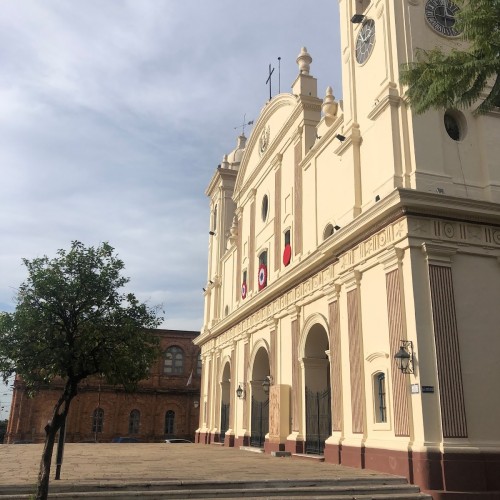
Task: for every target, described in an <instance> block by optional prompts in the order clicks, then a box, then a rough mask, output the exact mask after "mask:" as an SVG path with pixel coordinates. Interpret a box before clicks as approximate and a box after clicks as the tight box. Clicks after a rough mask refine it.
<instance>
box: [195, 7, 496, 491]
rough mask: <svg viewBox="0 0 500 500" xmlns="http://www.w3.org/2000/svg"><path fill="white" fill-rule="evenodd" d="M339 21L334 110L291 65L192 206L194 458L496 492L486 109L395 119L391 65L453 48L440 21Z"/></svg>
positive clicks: (301, 64) (445, 14) (302, 67)
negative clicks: (308, 467) (242, 458)
mask: <svg viewBox="0 0 500 500" xmlns="http://www.w3.org/2000/svg"><path fill="white" fill-rule="evenodd" d="M339 5H340V23H341V26H340V29H341V49H342V82H343V83H342V95H343V100H342V101H337V100H336V99H335V97H334V95H333V90H332V89H331V88H328V89H327V90H326V94H325V95H324V97H323V96H321V97H319V96H318V92H317V81H316V79H315V78H314V76H313V71H312V69H311V63H312V57H311V55H310V54H309V53H308V52H307V50H306V49H305V48H303V49H302V50H301V52H300V54H299V56H298V58H297V64H298V76H297V78H296V80H295V82H293V85H292V90H291V93H281V94H279V95H277V96H275V97H273V98H272V99H271V100H270V101H268V102H267V103H266V104H265V106H264V107H263V109H262V111H261V113H260V116H259V118H258V120H257V121H256V122H255V125H254V128H253V131H252V133H251V135H250V137H249V139H248V140H247V139H246V138H245V137H244V136H240V137H239V138H238V143H237V147H236V149H235V150H234V151H232V152H231V153H229V154H228V155H225V156H224V158H223V161H222V163H221V165H220V166H219V167H218V168H217V170H216V172H215V174H214V176H213V178H212V180H211V182H210V185H209V186H208V189H207V191H206V194H207V196H208V197H209V199H210V211H211V214H210V236H209V248H208V251H209V259H208V283H207V287H206V290H205V316H204V326H203V330H202V332H201V335H200V336H199V337H198V338H197V339H196V341H195V342H196V343H197V344H198V345H199V346H200V347H201V353H202V385H201V401H200V423H199V429H198V430H197V441H198V442H202V443H211V442H223V443H224V445H225V446H252V447H257V448H261V449H263V450H264V451H265V452H273V451H284V452H289V453H291V454H297V455H306V456H307V455H313V456H318V455H319V456H321V457H323V458H324V460H326V461H329V462H334V463H340V464H343V465H347V466H353V467H362V468H369V469H374V470H378V471H384V472H389V473H394V474H399V475H403V476H406V477H407V478H408V479H409V480H410V481H411V482H414V483H417V484H419V485H420V486H421V487H422V488H423V489H424V490H426V491H430V492H433V494H434V497H435V498H446V496H447V495H451V494H452V492H469V493H468V494H469V496H467V498H475V496H474V495H475V494H476V493H477V495H478V498H479V495H480V493H481V492H486V491H490V492H491V491H500V480H499V478H498V475H497V473H496V471H497V470H498V468H499V466H500V426H499V425H498V417H499V415H500V391H498V388H497V382H498V380H500V365H499V364H498V357H499V354H500V335H498V329H499V325H500V308H499V307H498V302H499V298H500V162H499V157H500V142H499V140H498V139H499V138H500V109H497V110H496V111H492V112H490V113H489V114H486V115H483V116H477V115H475V114H474V113H473V110H456V109H448V110H442V111H429V112H427V113H425V114H424V115H421V116H416V115H415V114H414V113H412V110H411V108H409V107H408V105H407V103H406V102H405V98H404V93H405V89H404V88H403V87H402V86H401V85H400V84H399V71H400V66H401V64H403V63H405V62H408V61H412V60H414V57H415V50H416V49H417V48H423V49H429V48H432V47H435V46H437V45H441V46H443V45H446V46H448V47H453V46H454V45H457V44H459V43H461V42H460V41H459V40H458V39H457V34H458V33H455V31H454V29H453V22H454V20H453V12H451V11H447V10H446V9H447V6H446V3H443V2H440V1H437V0H402V1H398V2H393V1H389V0H371V1H370V0H359V1H353V0H339ZM443 9H444V11H443ZM481 498H482V497H481Z"/></svg>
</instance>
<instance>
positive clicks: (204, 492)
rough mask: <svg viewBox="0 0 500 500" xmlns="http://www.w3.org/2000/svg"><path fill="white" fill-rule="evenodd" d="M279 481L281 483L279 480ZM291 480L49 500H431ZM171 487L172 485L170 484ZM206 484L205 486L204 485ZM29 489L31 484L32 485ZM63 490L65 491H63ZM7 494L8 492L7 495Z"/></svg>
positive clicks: (15, 494) (71, 491)
mask: <svg viewBox="0 0 500 500" xmlns="http://www.w3.org/2000/svg"><path fill="white" fill-rule="evenodd" d="M280 483H284V481H281V482H280ZM294 483H295V482H294V481H290V482H289V483H288V484H286V485H284V486H283V485H281V484H280V485H278V484H265V485H263V484H260V483H251V487H248V488H241V484H233V483H225V484H224V485H221V484H218V485H214V484H212V485H211V486H212V487H210V485H208V484H204V485H203V484H197V486H198V488H192V487H190V486H194V485H187V484H186V485H184V487H173V488H170V487H168V486H167V485H164V488H165V489H157V488H158V487H159V485H154V486H153V485H151V486H152V487H154V488H155V489H153V490H152V489H151V488H144V485H140V486H143V487H142V488H140V487H139V488H137V486H139V485H135V486H136V489H134V488H133V485H131V484H126V483H124V484H122V485H119V484H114V485H110V484H108V485H106V484H101V485H94V488H89V487H90V486H91V485H84V484H81V485H69V484H68V485H63V484H60V483H58V484H57V487H56V488H52V487H51V488H50V495H49V498H50V499H70V498H71V499H73V498H74V499H77V498H84V499H87V500H89V499H94V498H95V499H99V498H110V499H120V500H129V499H137V498H148V499H178V498H203V499H210V498H242V497H243V498H246V499H252V498H254V499H257V498H277V499H280V498H281V499H285V498H288V499H290V498H293V499H294V500H300V499H306V498H307V499H314V498H318V499H322V500H334V499H338V500H347V499H356V500H364V499H372V500H382V499H387V500H389V499H393V500H432V498H431V497H430V496H428V495H425V494H422V493H420V490H419V488H418V486H413V485H408V484H397V483H394V484H382V483H380V484H376V483H373V484H364V485H363V484H352V485H335V486H333V485H327V486H324V485H322V486H317V485H316V484H310V485H305V484H302V485H297V484H294ZM170 486H174V485H170ZM203 486H205V487H203ZM31 488H32V487H31ZM64 490H66V491H64ZM6 493H8V494H6ZM30 497H31V494H30V493H28V492H26V491H24V492H21V491H19V490H18V491H10V492H6V491H5V489H4V488H2V491H1V494H0V499H2V500H4V499H7V498H9V499H10V500H21V499H23V500H25V499H29V498H30Z"/></svg>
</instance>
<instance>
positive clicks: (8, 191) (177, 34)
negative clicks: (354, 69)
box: [0, 0, 342, 416]
mask: <svg viewBox="0 0 500 500" xmlns="http://www.w3.org/2000/svg"><path fill="white" fill-rule="evenodd" d="M305 5H306V4H305V3H304V2H303V1H298V0H272V1H269V0H252V1H248V2H234V1H229V0H211V1H210V2H205V1H202V0H185V1H181V0H106V1H103V0H85V2H83V1H82V2H75V1H73V0H44V1H43V2H40V1H39V0H33V1H30V0H0V8H1V10H2V16H0V61H1V66H0V242H1V249H0V311H9V312H10V311H13V310H14V307H15V294H16V289H17V287H18V286H19V284H20V283H22V282H23V281H24V280H25V278H26V270H25V268H24V267H23V265H22V258H28V259H32V258H34V257H39V256H43V255H48V256H49V257H52V256H54V255H55V253H56V251H57V250H58V249H59V248H65V249H67V248H69V246H70V244H71V241H73V240H79V241H81V242H83V243H84V244H85V245H87V246H89V245H93V246H95V245H99V244H100V243H101V242H104V241H107V242H109V243H110V244H111V245H112V246H113V247H114V248H115V251H116V253H117V254H118V255H119V257H120V258H121V259H122V260H123V261H124V262H125V275H127V276H129V277H130V283H129V285H128V290H129V291H132V292H134V293H135V294H136V295H137V297H138V298H139V299H140V300H142V301H147V302H148V303H149V304H150V305H152V306H153V305H157V304H160V305H162V306H163V309H164V310H165V321H164V323H163V325H162V327H163V328H171V329H185V330H198V331H199V330H200V329H201V327H202V322H203V292H202V288H203V287H204V286H205V284H206V281H207V248H208V238H209V236H208V230H209V209H208V198H207V197H206V195H205V189H206V187H207V185H208V183H209V181H210V179H211V177H212V175H213V173H214V171H215V169H216V167H217V165H218V164H219V163H220V162H221V161H222V158H223V155H224V154H226V153H229V152H230V151H231V150H232V149H234V147H235V146H236V138H237V135H238V134H239V133H240V131H241V129H238V128H235V127H237V126H238V125H239V124H241V123H243V119H244V117H245V116H246V121H250V120H252V119H254V120H256V119H257V118H258V116H259V113H260V110H261V109H262V107H263V106H264V105H265V103H266V101H267V99H268V98H269V87H268V86H267V85H266V83H265V82H266V80H267V76H268V70H269V64H272V66H273V67H275V72H274V75H273V77H274V78H273V80H272V93H273V95H276V94H277V93H278V78H277V77H278V57H281V63H280V75H279V76H280V78H279V80H280V89H279V90H281V92H289V91H290V87H291V84H292V82H293V80H294V79H295V77H296V76H297V73H298V67H297V64H296V62H295V60H296V57H297V55H298V54H299V52H300V48H301V47H302V46H306V47H307V49H308V51H309V53H310V54H311V56H312V58H313V62H312V65H311V74H312V75H313V76H315V77H316V78H318V93H319V95H320V97H321V96H324V92H325V89H326V87H327V86H329V85H331V86H332V87H333V88H334V94H335V96H336V97H337V98H341V97H342V96H341V73H340V35H339V19H338V2H337V1H336V0H312V1H311V2H309V3H308V7H307V8H306V7H305ZM250 133H251V127H247V128H246V135H247V136H249V135H250ZM4 392H5V391H4V390H3V389H2V388H1V387H0V415H2V416H3V415H5V412H6V411H8V405H9V402H8V399H9V398H8V397H7V399H6V396H5V395H4ZM2 406H4V407H5V408H4V409H3V410H2V409H1V407H2Z"/></svg>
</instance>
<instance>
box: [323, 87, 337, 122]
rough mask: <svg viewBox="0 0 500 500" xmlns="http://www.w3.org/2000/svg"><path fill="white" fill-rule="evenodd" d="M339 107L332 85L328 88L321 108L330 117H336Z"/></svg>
mask: <svg viewBox="0 0 500 500" xmlns="http://www.w3.org/2000/svg"><path fill="white" fill-rule="evenodd" d="M338 108H339V103H338V102H337V101H336V100H335V96H334V95H333V89H332V87H330V86H329V87H328V88H327V89H326V95H325V98H324V99H323V104H322V105H321V110H322V111H323V114H324V115H325V116H326V117H328V118H335V117H336V116H337V111H338Z"/></svg>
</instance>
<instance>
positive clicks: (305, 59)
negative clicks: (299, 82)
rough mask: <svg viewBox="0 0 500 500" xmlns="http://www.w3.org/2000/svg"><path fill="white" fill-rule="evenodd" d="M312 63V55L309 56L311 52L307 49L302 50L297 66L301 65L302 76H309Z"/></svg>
mask: <svg viewBox="0 0 500 500" xmlns="http://www.w3.org/2000/svg"><path fill="white" fill-rule="evenodd" d="M311 63H312V57H311V55H310V54H309V52H307V48H306V47H302V49H300V54H299V55H298V57H297V64H298V65H299V73H300V74H301V75H308V74H309V68H310V64H311Z"/></svg>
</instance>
